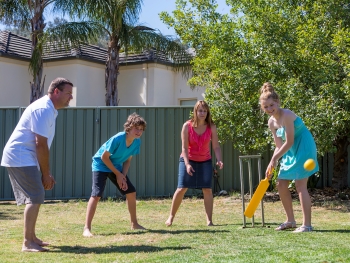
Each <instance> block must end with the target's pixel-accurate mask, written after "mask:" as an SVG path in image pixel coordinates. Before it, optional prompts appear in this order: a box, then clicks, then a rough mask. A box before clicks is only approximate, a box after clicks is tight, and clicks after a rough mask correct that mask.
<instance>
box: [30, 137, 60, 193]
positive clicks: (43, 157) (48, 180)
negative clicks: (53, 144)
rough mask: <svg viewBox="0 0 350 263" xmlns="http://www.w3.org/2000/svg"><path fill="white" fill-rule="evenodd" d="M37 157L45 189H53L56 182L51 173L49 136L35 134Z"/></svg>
mask: <svg viewBox="0 0 350 263" xmlns="http://www.w3.org/2000/svg"><path fill="white" fill-rule="evenodd" d="M35 144H36V157H37V159H38V163H39V166H40V171H41V174H42V182H43V186H44V189H45V190H51V189H52V188H53V186H54V184H55V183H56V181H55V179H54V178H53V176H52V175H51V173H50V162H49V160H50V150H49V147H48V145H47V138H46V137H44V136H41V135H39V134H35Z"/></svg>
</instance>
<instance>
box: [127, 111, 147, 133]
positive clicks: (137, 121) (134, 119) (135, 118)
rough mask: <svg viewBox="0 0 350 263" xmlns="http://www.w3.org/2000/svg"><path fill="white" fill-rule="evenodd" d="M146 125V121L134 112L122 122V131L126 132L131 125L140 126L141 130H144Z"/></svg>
mask: <svg viewBox="0 0 350 263" xmlns="http://www.w3.org/2000/svg"><path fill="white" fill-rule="evenodd" d="M146 126H147V123H146V121H145V120H144V119H143V118H142V117H141V116H140V115H138V114H137V113H136V112H134V113H133V114H130V115H129V117H128V119H127V120H126V122H125V123H124V131H125V132H126V133H128V132H129V131H130V130H131V129H132V128H133V127H142V129H143V130H146Z"/></svg>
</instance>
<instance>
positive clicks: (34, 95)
mask: <svg viewBox="0 0 350 263" xmlns="http://www.w3.org/2000/svg"><path fill="white" fill-rule="evenodd" d="M63 2H66V1H63ZM60 6H62V3H61V1H60V0H0V22H4V23H5V24H6V25H14V26H16V27H18V28H22V29H30V31H31V40H32V49H31V52H32V56H31V60H30V64H29V70H30V72H31V74H32V76H33V82H31V83H30V88H31V96H30V103H32V102H33V101H35V100H37V99H38V98H40V97H42V96H43V90H44V89H43V87H44V85H45V77H44V80H42V75H43V53H44V50H45V47H46V46H47V45H48V44H49V43H50V44H51V46H53V47H57V46H58V45H59V46H68V45H70V46H72V45H73V46H74V45H77V44H78V43H81V42H87V41H88V39H89V38H94V37H97V35H98V34H99V33H100V32H101V31H100V30H101V28H100V26H99V25H98V24H97V23H95V22H83V21H81V22H69V23H63V24H59V25H57V26H55V27H52V28H49V29H46V30H45V26H46V24H45V23H44V21H45V20H44V12H49V10H48V9H49V8H50V9H51V10H52V11H53V12H55V11H56V12H57V11H60Z"/></svg>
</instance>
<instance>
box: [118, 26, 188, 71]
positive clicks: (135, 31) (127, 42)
mask: <svg viewBox="0 0 350 263" xmlns="http://www.w3.org/2000/svg"><path fill="white" fill-rule="evenodd" d="M125 28H126V30H125V31H124V35H123V36H121V38H120V40H121V46H122V47H123V48H124V49H126V47H129V48H131V49H132V50H133V51H135V52H142V51H144V50H145V49H155V50H156V51H158V52H162V53H164V55H165V56H166V57H167V58H168V59H169V60H170V61H171V62H172V63H173V64H174V66H175V69H176V70H181V71H183V73H184V74H185V75H187V76H188V74H189V73H190V72H191V65H190V63H191V61H192V59H193V55H192V54H191V53H190V52H189V51H188V50H187V47H186V46H184V45H182V44H181V42H180V41H179V40H178V39H174V38H172V37H169V36H164V35H162V34H161V33H160V32H159V31H156V30H154V29H152V28H149V27H145V26H142V25H138V26H127V25H125ZM126 35H127V37H126Z"/></svg>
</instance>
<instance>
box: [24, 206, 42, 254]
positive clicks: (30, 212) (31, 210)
mask: <svg viewBox="0 0 350 263" xmlns="http://www.w3.org/2000/svg"><path fill="white" fill-rule="evenodd" d="M39 208H40V204H27V205H26V208H25V209H24V240H23V245H22V251H23V252H45V251H47V249H46V248H43V247H41V246H39V245H38V244H37V243H35V241H34V237H35V225H36V220H37V218H38V214H39Z"/></svg>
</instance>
